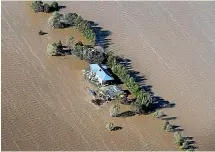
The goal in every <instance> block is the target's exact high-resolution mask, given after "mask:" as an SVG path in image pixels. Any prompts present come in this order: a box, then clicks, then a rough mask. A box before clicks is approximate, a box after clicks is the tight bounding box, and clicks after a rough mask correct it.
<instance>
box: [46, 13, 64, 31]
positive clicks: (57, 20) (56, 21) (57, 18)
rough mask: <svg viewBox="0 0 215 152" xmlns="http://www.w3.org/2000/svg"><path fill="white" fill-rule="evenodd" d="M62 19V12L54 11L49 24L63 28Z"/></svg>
mask: <svg viewBox="0 0 215 152" xmlns="http://www.w3.org/2000/svg"><path fill="white" fill-rule="evenodd" d="M61 19H62V14H60V13H59V12H54V13H52V14H51V16H50V17H49V18H48V24H49V26H50V27H52V28H62V27H63V23H62V22H61Z"/></svg>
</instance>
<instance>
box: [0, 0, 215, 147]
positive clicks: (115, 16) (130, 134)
mask: <svg viewBox="0 0 215 152" xmlns="http://www.w3.org/2000/svg"><path fill="white" fill-rule="evenodd" d="M104 3H105V4H104ZM61 5H65V6H66V8H65V9H62V12H68V11H69V12H70V11H71V10H74V12H76V13H78V14H81V15H82V16H83V17H84V18H86V19H88V20H92V21H94V22H96V23H99V25H100V26H102V27H103V28H104V29H108V30H110V31H112V34H111V35H109V37H108V34H107V35H106V36H107V37H106V39H103V41H105V43H106V44H107V43H108V42H109V43H113V44H112V45H110V46H109V47H110V48H112V49H114V50H117V52H116V53H117V54H119V55H121V54H122V55H123V56H124V57H125V58H128V59H130V60H131V62H132V69H133V70H136V71H140V76H144V78H145V79H147V80H144V83H145V85H146V83H147V84H148V85H151V86H153V87H152V90H153V92H154V93H155V94H156V96H161V97H162V98H163V99H164V100H168V101H171V102H174V103H175V104H176V107H174V108H169V109H165V113H166V114H168V115H169V116H175V117H177V119H176V120H172V121H171V123H174V124H176V125H180V126H181V127H182V128H183V129H185V130H184V135H187V136H194V139H195V141H197V143H198V146H199V149H200V150H214V145H213V143H214V142H213V141H214V139H215V135H214V127H213V126H214V122H215V120H214V119H213V113H214V108H213V107H214V102H213V100H212V99H213V95H214V94H213V90H214V81H213V79H214V70H213V65H214V51H213V48H214V45H213V33H214V30H213V18H212V17H213V14H212V10H213V8H214V7H213V6H214V5H213V3H205V2H204V3H203V2H202V3H198V2H191V3H188V2H183V3H167V2H165V3H162V2H161V3H156V2H134V3H131V2H120V3H117V2H72V3H71V2H62V3H61ZM113 6H114V7H113ZM176 6H177V8H178V7H181V8H186V9H183V11H184V12H183V11H182V10H180V11H179V10H178V9H174V8H175V7H176ZM132 8H133V9H132ZM206 8H207V11H206ZM112 9H113V10H114V11H110V10H112ZM128 10H129V11H128ZM130 10H132V11H130ZM176 10H178V12H177V11H176ZM197 10H198V11H197ZM116 12H117V13H116ZM200 12H201V13H200ZM186 14H189V15H186ZM104 16H105V17H104ZM181 16H183V17H181ZM48 17H49V14H42V13H38V14H34V13H32V12H31V10H30V8H29V3H28V2H27V3H26V2H3V3H2V150H178V147H177V146H176V145H174V144H173V135H172V134H171V133H168V132H164V131H163V130H162V128H161V126H162V121H160V120H157V119H153V118H152V117H151V116H133V117H127V118H111V117H110V116H109V110H108V108H109V107H110V103H108V104H106V105H104V106H102V107H99V108H95V107H94V106H92V104H91V103H89V100H90V98H91V97H90V95H89V92H88V89H89V86H88V84H87V83H86V82H85V80H84V78H83V75H82V72H81V70H83V69H85V68H86V67H87V66H88V63H87V62H85V61H81V60H78V59H76V58H74V57H73V56H66V57H64V58H63V57H49V56H47V55H46V47H47V44H48V43H52V42H53V41H55V42H57V41H59V40H62V42H63V43H65V41H66V39H67V38H68V36H70V35H75V37H76V39H78V40H81V41H82V42H84V43H85V44H87V43H89V42H88V40H87V39H85V38H84V37H83V36H81V35H80V33H79V32H78V31H77V30H75V29H68V28H67V29H63V30H62V29H51V28H49V27H48V25H47V19H48ZM185 23H186V24H185ZM205 27H207V28H205ZM41 29H44V30H45V31H46V32H47V33H48V34H46V35H44V36H39V35H38V31H39V30H41ZM210 30H211V31H210ZM200 31H202V32H200ZM104 33H109V32H104ZM108 38H109V39H108ZM110 39H111V42H110ZM200 39H202V40H201V41H200ZM197 42H198V43H197ZM200 42H201V43H200ZM201 47H203V48H202V49H201V50H200V48H201ZM203 50H204V51H203ZM206 67H207V68H206ZM140 80H141V79H140ZM140 83H143V80H141V81H140ZM147 88H150V86H148V87H147ZM161 100H162V99H161ZM161 102H162V101H161ZM123 108H124V109H123ZM123 108H122V109H123V110H126V108H127V106H124V107H123ZM107 121H113V122H114V123H116V124H118V125H120V126H122V127H123V129H122V130H119V131H117V132H109V131H107V130H105V129H104V124H105V123H106V122H107Z"/></svg>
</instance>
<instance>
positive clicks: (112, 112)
mask: <svg viewBox="0 0 215 152" xmlns="http://www.w3.org/2000/svg"><path fill="white" fill-rule="evenodd" d="M119 112H120V105H119V104H115V105H113V106H111V108H110V116H112V117H117V116H118V115H119Z"/></svg>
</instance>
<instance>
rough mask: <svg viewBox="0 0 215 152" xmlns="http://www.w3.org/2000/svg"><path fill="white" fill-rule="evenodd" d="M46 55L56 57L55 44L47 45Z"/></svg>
mask: <svg viewBox="0 0 215 152" xmlns="http://www.w3.org/2000/svg"><path fill="white" fill-rule="evenodd" d="M47 53H48V54H49V55H51V56H56V55H58V51H57V44H56V43H53V44H48V46H47Z"/></svg>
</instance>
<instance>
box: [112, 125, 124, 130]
mask: <svg viewBox="0 0 215 152" xmlns="http://www.w3.org/2000/svg"><path fill="white" fill-rule="evenodd" d="M121 129H122V127H121V126H115V127H114V128H113V130H112V131H117V130H121Z"/></svg>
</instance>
